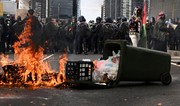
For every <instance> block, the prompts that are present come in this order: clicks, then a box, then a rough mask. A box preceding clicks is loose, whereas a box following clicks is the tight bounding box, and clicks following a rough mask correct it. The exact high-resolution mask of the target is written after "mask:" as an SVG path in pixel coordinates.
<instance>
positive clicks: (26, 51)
mask: <svg viewBox="0 0 180 106" xmlns="http://www.w3.org/2000/svg"><path fill="white" fill-rule="evenodd" d="M32 23H33V18H28V19H27V20H26V23H25V27H24V30H23V32H22V33H21V34H20V35H19V36H18V39H19V41H17V42H15V44H14V45H13V48H14V61H13V62H12V61H11V62H10V61H9V59H8V56H4V55H1V56H0V66H1V67H2V69H3V70H1V72H2V73H1V75H0V84H2V85H3V84H6V85H18V86H21V85H23V84H28V85H31V86H55V85H57V84H60V83H62V82H63V81H65V75H64V70H65V69H64V66H63V65H64V64H65V63H66V61H67V52H66V51H65V52H64V54H63V55H62V56H60V60H59V63H60V70H59V72H58V73H56V72H55V71H54V70H52V69H51V67H50V65H49V64H48V62H44V61H43V60H42V59H43V58H44V53H43V48H42V47H40V46H39V45H38V44H36V43H37V42H34V38H35V37H34V36H36V35H35V34H34V33H35V32H32V29H31V28H32ZM38 39H39V38H38Z"/></svg>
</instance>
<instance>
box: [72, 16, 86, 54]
mask: <svg viewBox="0 0 180 106" xmlns="http://www.w3.org/2000/svg"><path fill="white" fill-rule="evenodd" d="M88 31H89V29H88V24H87V23H86V19H85V18H84V16H80V17H79V18H78V23H77V27H76V35H75V45H76V49H75V51H76V54H81V53H83V52H84V54H87V37H88Z"/></svg>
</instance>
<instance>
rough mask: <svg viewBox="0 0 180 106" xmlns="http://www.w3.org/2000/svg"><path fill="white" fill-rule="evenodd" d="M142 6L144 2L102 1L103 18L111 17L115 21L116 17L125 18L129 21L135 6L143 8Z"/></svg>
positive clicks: (139, 0)
mask: <svg viewBox="0 0 180 106" xmlns="http://www.w3.org/2000/svg"><path fill="white" fill-rule="evenodd" d="M149 1H150V0H147V1H146V3H147V4H146V5H147V8H149ZM143 4H144V0H104V6H103V7H104V8H103V13H104V15H103V18H104V17H111V18H112V19H115V20H116V19H117V18H118V17H126V18H128V19H129V18H130V17H131V16H132V14H133V11H134V8H135V7H136V6H140V7H141V8H143ZM147 11H148V9H147ZM147 13H148V12H147Z"/></svg>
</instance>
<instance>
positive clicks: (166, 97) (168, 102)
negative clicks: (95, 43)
mask: <svg viewBox="0 0 180 106" xmlns="http://www.w3.org/2000/svg"><path fill="white" fill-rule="evenodd" d="M49 55H50V54H48V55H47V56H49ZM58 57H59V54H54V55H52V56H51V57H49V58H48V59H47V61H49V62H50V63H51V66H52V68H53V69H54V70H56V71H58V70H59V64H58V61H59V58H58ZM68 57H69V60H82V59H91V60H95V59H98V58H100V57H102V55H69V56H68ZM10 58H13V56H12V55H11V56H10ZM173 59H174V60H180V59H179V57H173ZM171 75H172V83H171V84H170V85H168V86H164V85H162V84H161V82H150V83H145V82H133V81H132V82H123V81H121V82H120V83H119V84H118V86H117V87H114V88H94V87H93V88H92V87H88V88H86V87H85V88H84V87H83V88H80V87H78V88H66V89H59V88H38V89H30V88H25V87H21V88H18V87H6V86H1V87H0V106H179V105H180V102H179V100H180V67H179V66H178V65H176V64H172V65H171Z"/></svg>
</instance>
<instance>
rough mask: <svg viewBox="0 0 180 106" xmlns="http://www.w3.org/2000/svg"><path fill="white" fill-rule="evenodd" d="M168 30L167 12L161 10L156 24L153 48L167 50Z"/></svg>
mask: <svg viewBox="0 0 180 106" xmlns="http://www.w3.org/2000/svg"><path fill="white" fill-rule="evenodd" d="M167 32H168V28H167V25H166V23H165V14H164V12H160V13H159V14H158V18H157V22H156V23H155V25H154V33H153V49H154V50H159V51H164V52H167V38H168V36H167Z"/></svg>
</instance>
